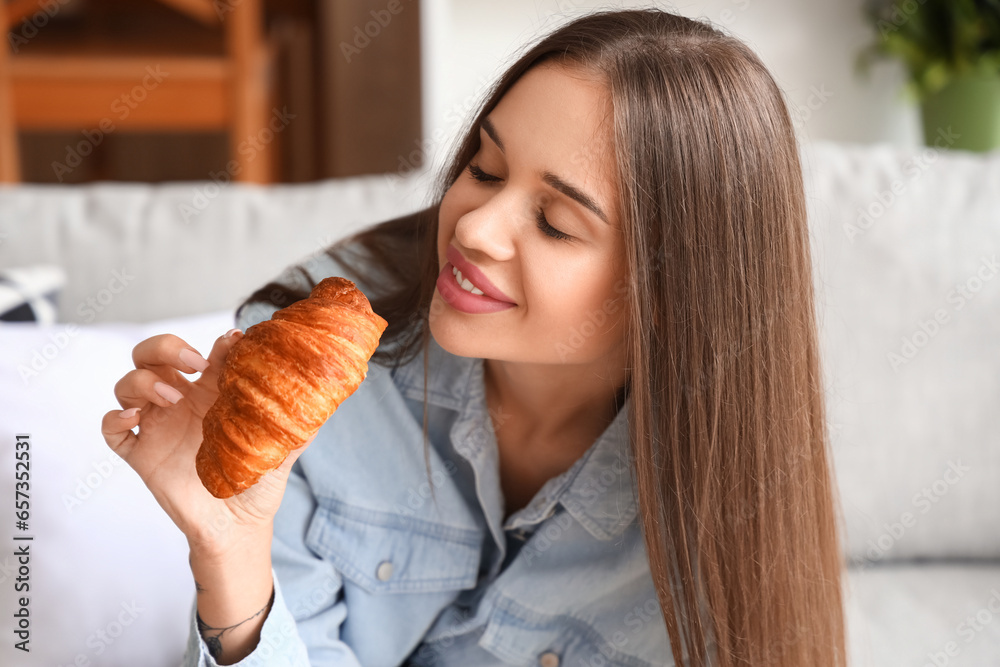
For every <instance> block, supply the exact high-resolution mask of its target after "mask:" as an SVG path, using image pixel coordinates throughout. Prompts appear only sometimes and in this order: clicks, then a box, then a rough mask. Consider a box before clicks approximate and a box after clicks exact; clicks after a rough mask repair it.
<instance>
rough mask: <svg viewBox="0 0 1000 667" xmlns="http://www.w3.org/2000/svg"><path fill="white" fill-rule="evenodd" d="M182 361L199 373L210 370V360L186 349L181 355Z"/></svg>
mask: <svg viewBox="0 0 1000 667" xmlns="http://www.w3.org/2000/svg"><path fill="white" fill-rule="evenodd" d="M180 358H181V361H183V362H184V363H185V364H187V365H188V366H190V367H192V368H194V369H195V370H198V371H203V370H205V369H206V368H208V360H206V359H205V358H204V357H202V356H201V355H200V354H198V353H197V352H195V351H194V350H191V349H188V348H186V347H185V348H184V349H183V350H181V353H180Z"/></svg>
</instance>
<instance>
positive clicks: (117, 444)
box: [101, 410, 141, 461]
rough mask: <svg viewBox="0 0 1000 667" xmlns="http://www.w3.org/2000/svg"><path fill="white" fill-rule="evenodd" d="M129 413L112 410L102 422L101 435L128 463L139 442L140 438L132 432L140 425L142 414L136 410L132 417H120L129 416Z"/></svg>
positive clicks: (112, 449) (127, 411)
mask: <svg viewBox="0 0 1000 667" xmlns="http://www.w3.org/2000/svg"><path fill="white" fill-rule="evenodd" d="M129 412H130V410H112V411H111V412H108V413H106V414H105V415H104V418H103V419H102V420H101V435H103V436H104V442H106V443H108V447H110V448H111V451H113V452H114V453H115V454H117V455H118V456H120V457H122V458H123V459H125V460H126V461H127V460H128V457H129V454H130V453H131V452H132V449H133V448H134V447H135V445H136V443H138V442H139V438H138V437H136V435H135V433H133V432H132V429H133V428H135V427H136V425H137V424H138V423H139V415H140V414H141V411H139V410H135V411H133V412H132V415H130V416H127V417H124V418H123V417H121V416H120V415H122V414H123V413H124V414H126V415H128V413H129Z"/></svg>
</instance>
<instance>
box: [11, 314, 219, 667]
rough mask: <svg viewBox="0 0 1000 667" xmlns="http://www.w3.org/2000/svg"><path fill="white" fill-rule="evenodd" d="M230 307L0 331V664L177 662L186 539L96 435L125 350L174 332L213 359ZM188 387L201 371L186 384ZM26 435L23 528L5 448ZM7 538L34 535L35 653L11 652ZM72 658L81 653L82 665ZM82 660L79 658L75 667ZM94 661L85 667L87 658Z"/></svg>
mask: <svg viewBox="0 0 1000 667" xmlns="http://www.w3.org/2000/svg"><path fill="white" fill-rule="evenodd" d="M233 326H234V318H233V312H232V311H230V310H226V311H220V312H215V313H210V314H206V315H201V316H195V317H187V318H180V319H173V320H161V321H156V322H149V323H145V324H131V323H129V324H101V325H89V326H87V325H74V324H57V325H53V326H39V325H37V324H33V323H32V324H27V323H18V324H7V325H4V326H0V369H3V373H2V374H0V442H2V443H3V444H2V446H0V450H2V453H0V459H2V460H3V464H2V465H0V498H3V499H5V500H4V501H3V502H4V503H6V505H5V506H4V507H3V508H2V509H0V512H2V513H3V514H4V515H5V516H6V519H5V520H4V522H3V531H2V532H3V536H2V539H3V549H2V551H0V609H3V614H2V615H0V616H2V621H0V634H2V636H3V637H4V638H5V639H4V641H3V642H0V665H47V666H53V667H55V666H60V667H61V666H62V665H75V664H90V665H101V666H102V667H114V666H116V665H122V666H124V665H130V666H131V665H150V666H151V667H157V666H160V665H164V666H165V665H177V664H179V663H180V661H181V657H182V656H183V653H184V646H185V641H186V639H187V632H188V621H189V618H188V615H189V613H190V608H191V603H192V601H193V599H194V582H193V580H192V579H191V573H190V570H189V568H188V559H187V555H188V550H187V542H186V540H185V539H184V536H183V535H182V534H181V532H180V531H179V530H178V529H177V528H176V526H174V524H173V523H172V522H171V521H170V519H169V518H168V517H167V515H166V514H165V513H164V512H163V510H162V509H161V508H160V506H159V505H158V504H157V503H156V501H155V500H154V499H153V496H152V494H151V493H150V492H149V490H148V489H147V488H146V486H145V485H144V484H143V483H142V481H141V480H140V479H139V477H138V475H136V474H135V472H133V471H132V469H131V468H130V467H129V466H128V465H127V464H126V463H125V462H124V461H122V460H121V458H119V457H117V456H116V455H115V454H114V453H113V452H112V451H111V449H110V448H109V447H108V446H107V443H105V442H104V438H103V437H102V435H101V418H102V417H103V415H104V413H105V412H107V411H108V410H113V409H119V408H120V406H119V405H118V401H117V400H116V399H115V397H114V386H115V383H116V382H118V380H119V379H120V378H121V377H122V376H123V375H124V374H125V373H127V372H128V371H129V370H132V369H133V368H134V367H135V366H134V365H133V363H132V348H133V347H134V346H135V345H136V344H137V343H138V342H139V341H141V340H143V339H145V338H148V337H150V336H152V335H155V334H159V333H173V334H176V335H178V336H180V337H181V338H183V339H184V340H185V341H187V342H188V343H190V344H191V345H192V346H193V347H194V348H195V349H197V350H198V351H199V352H201V353H202V354H203V355H204V356H208V353H209V351H210V350H211V347H212V344H213V343H214V342H215V339H216V338H218V337H219V336H221V335H222V334H223V333H225V332H226V331H228V330H229V329H230V328H232V327H233ZM187 377H188V378H189V379H192V380H193V379H195V378H197V377H198V375H197V374H192V375H190V376H187ZM21 433H27V434H30V443H31V446H30V453H31V464H30V491H29V492H30V518H29V519H28V530H27V531H24V532H23V533H22V532H21V531H19V530H17V529H16V528H15V525H14V521H15V517H14V496H15V494H14V481H15V480H14V472H15V471H14V462H15V458H14V442H15V436H16V435H17V434H21ZM14 534H18V535H32V536H34V540H33V541H31V542H23V543H24V544H29V545H30V547H29V549H30V563H29V567H30V575H29V576H30V582H29V583H30V592H28V593H26V595H27V596H28V597H29V598H30V602H29V613H30V632H31V635H30V643H29V646H30V649H31V652H30V653H23V652H21V651H19V650H16V649H15V648H14V643H15V641H17V639H16V638H15V635H14V634H13V633H14V629H15V628H14V625H13V622H14V620H15V619H14V617H13V614H14V612H15V611H16V610H17V609H18V608H19V607H18V605H17V597H19V596H21V595H25V593H16V592H15V590H14V583H15V582H14V579H15V578H16V577H17V576H18V575H17V569H18V563H17V559H16V558H15V557H14V556H13V552H14V549H15V546H13V545H15V544H21V542H15V540H13V536H14ZM80 656H83V658H81V657H80ZM77 661H78V662H77ZM88 661H89V662H88Z"/></svg>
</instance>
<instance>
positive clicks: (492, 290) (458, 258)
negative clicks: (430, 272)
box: [445, 245, 514, 303]
mask: <svg viewBox="0 0 1000 667" xmlns="http://www.w3.org/2000/svg"><path fill="white" fill-rule="evenodd" d="M445 257H447V258H448V261H449V262H451V263H452V265H454V266H455V267H456V268H458V270H459V271H461V272H462V277H464V278H468V279H469V280H470V281H472V284H473V285H475V286H476V287H478V288H479V289H481V290H482V291H483V294H485V295H486V296H488V297H490V298H492V299H496V300H497V301H504V302H506V303H514V301H513V300H512V299H511V298H510V297H509V296H507V295H506V294H504V293H503V292H501V291H500V290H499V289H497V287H496V286H495V285H494V284H493V283H491V282H490V281H489V279H487V278H486V276H485V275H483V272H482V271H480V270H479V269H477V268H476V267H475V266H473V265H472V264H470V263H469V262H468V261H467V260H466V259H465V258H464V257H462V253H460V252H459V251H458V248H456V247H455V246H453V245H449V246H448V250H447V251H446V252H445Z"/></svg>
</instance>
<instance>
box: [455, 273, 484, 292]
mask: <svg viewBox="0 0 1000 667" xmlns="http://www.w3.org/2000/svg"><path fill="white" fill-rule="evenodd" d="M451 272H452V275H454V276H455V281H456V282H457V283H458V286H459V287H461V288H462V289H464V290H465V291H466V292H469V293H471V294H476V295H478V296H483V290H481V289H479V288H478V287H476V286H475V285H473V284H472V281H471V280H469V279H468V278H466V277H464V276H463V275H462V272H461V271H459V270H458V267H456V266H452V267H451Z"/></svg>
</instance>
